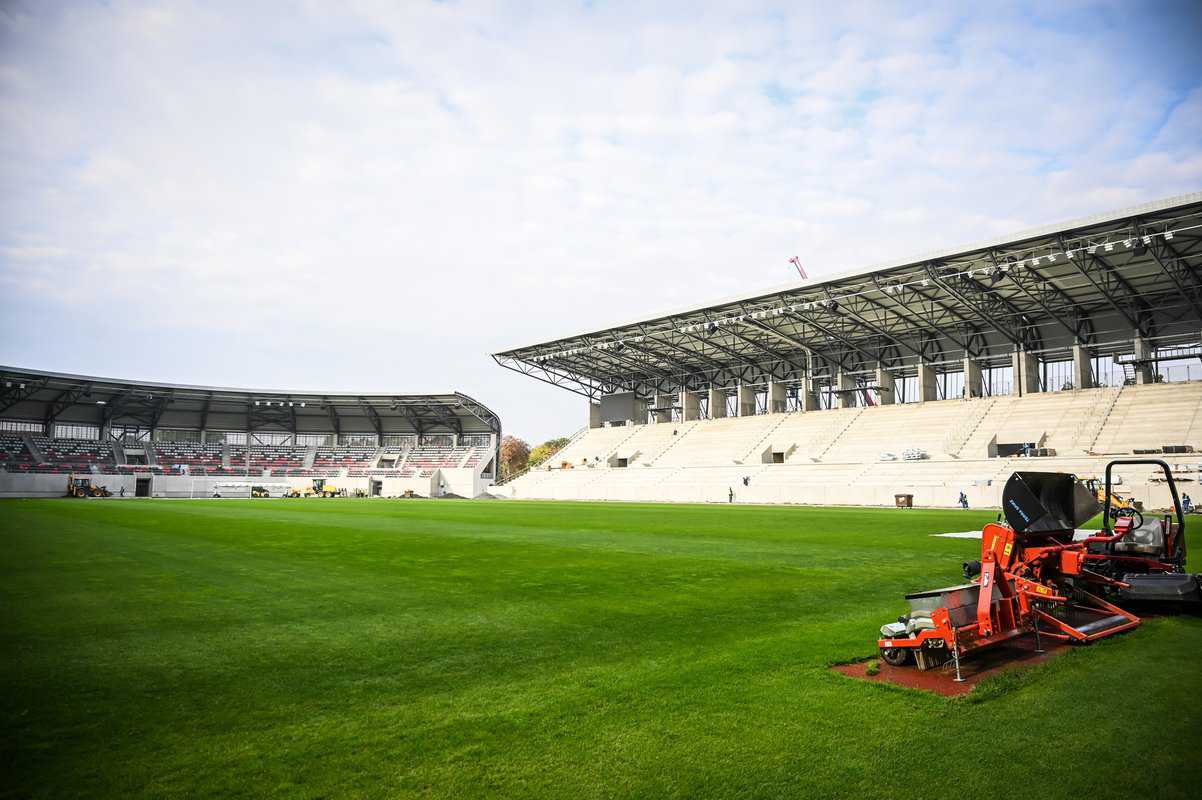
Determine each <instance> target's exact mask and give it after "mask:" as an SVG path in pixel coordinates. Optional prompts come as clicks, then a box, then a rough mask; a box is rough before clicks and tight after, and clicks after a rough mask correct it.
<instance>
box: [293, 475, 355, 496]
mask: <svg viewBox="0 0 1202 800" xmlns="http://www.w3.org/2000/svg"><path fill="white" fill-rule="evenodd" d="M340 493H341V490H340V489H338V488H337V487H336V486H334V485H333V484H330V483H326V479H325V478H314V479H313V483H312V485H310V486H306V487H305V488H304V489H297V488H296V487H295V486H294V487H292V488H291V489H289V490H288V491H286V492H284V497H337V496H338V495H339V494H340Z"/></svg>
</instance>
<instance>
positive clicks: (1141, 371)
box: [1134, 331, 1154, 386]
mask: <svg viewBox="0 0 1202 800" xmlns="http://www.w3.org/2000/svg"><path fill="white" fill-rule="evenodd" d="M1134 344H1135V383H1136V384H1137V385H1140V386H1142V385H1143V384H1145V383H1152V381H1153V378H1154V376H1153V374H1152V344H1151V343H1150V342H1149V341H1148V340H1147V339H1146V338H1144V336H1142V335H1141V334H1140V332H1139V331H1136V332H1135V337H1134Z"/></svg>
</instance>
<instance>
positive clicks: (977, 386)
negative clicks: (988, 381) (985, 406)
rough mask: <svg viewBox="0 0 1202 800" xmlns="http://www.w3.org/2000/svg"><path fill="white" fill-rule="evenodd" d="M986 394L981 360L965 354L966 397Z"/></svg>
mask: <svg viewBox="0 0 1202 800" xmlns="http://www.w3.org/2000/svg"><path fill="white" fill-rule="evenodd" d="M984 396H985V382H984V380H982V378H981V362H979V361H977V360H976V359H975V358H973V357H972V356H964V397H965V399H968V398H972V397H984Z"/></svg>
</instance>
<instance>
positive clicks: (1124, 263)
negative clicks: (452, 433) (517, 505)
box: [493, 193, 1202, 506]
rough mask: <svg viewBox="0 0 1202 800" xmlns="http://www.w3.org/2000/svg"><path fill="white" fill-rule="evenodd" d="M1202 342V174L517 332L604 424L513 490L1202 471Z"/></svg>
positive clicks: (875, 492)
mask: <svg viewBox="0 0 1202 800" xmlns="http://www.w3.org/2000/svg"><path fill="white" fill-rule="evenodd" d="M782 261H783V257H782ZM1200 355H1202V193H1197V194H1192V195H1187V196H1182V197H1176V198H1171V199H1167V200H1163V201H1159V202H1154V203H1149V204H1146V205H1143V206H1139V207H1137V208H1130V209H1127V210H1124V211H1120V212H1115V213H1109V214H1102V215H1098V216H1094V217H1091V218H1087V219H1080V220H1076V221H1073V222H1069V223H1064V224H1058V225H1050V226H1046V227H1043V228H1039V229H1037V230H1030V231H1026V232H1023V233H1019V234H1016V235H1013V236H1008V237H1004V238H997V239H994V240H992V241H987V242H982V243H978V244H974V245H971V246H967V247H959V248H954V249H947V250H944V251H941V252H935V253H930V254H927V255H924V256H922V257H919V258H913V259H906V260H898V261H896V262H892V263H886V264H882V265H878V266H874V267H871V268H869V269H863V270H857V271H853V272H847V273H844V274H839V275H833V276H831V277H823V278H817V279H813V280H809V281H805V282H802V283H799V284H793V285H788V286H783V287H777V288H774V289H771V290H768V291H764V292H759V293H755V294H749V295H747V296H744V297H735V298H729V299H725V300H721V301H719V302H716V303H712V304H709V305H705V306H702V307H697V308H690V309H684V310H680V311H675V312H671V313H666V314H661V315H658V316H653V317H649V318H647V319H642V320H637V321H633V322H627V323H623V324H619V325H614V326H613V327H610V328H606V329H604V330H597V331H592V332H589V333H583V334H579V335H574V336H567V337H564V338H559V339H554V340H551V341H546V342H542V343H539V344H533V345H528V346H524V347H518V348H514V349H511V350H505V351H503V352H500V353H496V354H495V355H494V356H493V358H494V359H495V360H496V362H497V363H498V364H500V365H501V366H503V367H506V368H508V369H512V370H515V371H518V372H520V373H522V374H525V375H528V376H530V377H531V378H534V379H536V380H540V381H544V382H546V383H550V384H552V385H555V386H558V387H562V388H563V389H565V390H567V391H571V392H575V393H577V394H579V395H581V396H582V397H583V398H586V399H587V409H588V424H587V426H586V427H584V428H582V429H581V430H580V431H578V432H577V433H576V434H575V435H574V436H572V437H571V439H570V442H569V444H568V445H566V446H565V447H564V448H563V449H562V450H561V451H560V452H559V453H558V454H557V455H555V456H554V457H552V458H551V459H550V460H549V461H548V462H547V463H546V464H544V465H542V466H540V467H539V468H538V469H536V470H532V471H529V472H527V473H525V474H522V475H519V476H516V477H515V478H514V479H512V480H510V481H508V482H506V483H505V484H504V485H503V486H499V487H497V489H495V490H494V491H495V492H498V493H501V492H503V493H505V494H507V495H508V496H512V497H519V498H565V499H566V498H571V499H599V500H670V501H711V502H727V501H730V500H732V499H733V500H734V501H738V502H759V503H781V502H788V503H834V504H874V505H892V504H893V503H894V502H896V501H897V496H898V495H911V496H912V499H913V502H914V503H915V504H919V505H942V506H952V505H955V504H957V502H959V501H960V493H961V492H963V493H964V495H965V496H966V498H967V500H968V502H969V503H970V504H972V505H986V506H997V505H998V504H999V502H1000V490H1001V486H1002V484H1003V483H1004V481H1005V479H1006V478H1007V477H1008V476H1009V475H1010V474H1011V473H1012V472H1013V471H1015V470H1018V469H1026V470H1039V471H1049V472H1052V471H1066V472H1072V473H1076V474H1077V475H1078V476H1080V477H1083V478H1084V477H1090V476H1093V475H1097V474H1101V471H1102V469H1103V467H1104V464H1105V463H1106V462H1107V461H1108V460H1110V459H1113V458H1116V457H1121V456H1123V455H1126V454H1144V453H1156V454H1163V457H1164V458H1165V459H1167V460H1169V461H1170V463H1171V464H1172V465H1173V468H1174V471H1175V472H1176V473H1177V475H1178V480H1181V481H1186V484H1185V486H1186V491H1187V492H1188V486H1189V483H1188V482H1189V481H1193V480H1196V479H1197V478H1198V470H1199V466H1198V464H1199V460H1200V457H1199V455H1198V453H1197V450H1199V449H1202V413H1200V411H1202V382H1199V379H1200V378H1202V370H1200V369H1199V363H1198V360H1199V356H1200ZM1120 473H1121V477H1122V478H1123V480H1124V486H1123V487H1121V488H1124V489H1125V490H1126V491H1129V492H1132V493H1133V494H1134V495H1135V496H1136V497H1139V498H1141V499H1143V500H1144V501H1145V502H1151V503H1153V504H1154V505H1163V504H1164V503H1167V500H1168V498H1167V491H1165V489H1164V486H1163V484H1156V483H1153V482H1152V478H1151V477H1150V475H1149V473H1148V472H1147V470H1145V469H1140V468H1130V469H1128V470H1125V471H1123V470H1120Z"/></svg>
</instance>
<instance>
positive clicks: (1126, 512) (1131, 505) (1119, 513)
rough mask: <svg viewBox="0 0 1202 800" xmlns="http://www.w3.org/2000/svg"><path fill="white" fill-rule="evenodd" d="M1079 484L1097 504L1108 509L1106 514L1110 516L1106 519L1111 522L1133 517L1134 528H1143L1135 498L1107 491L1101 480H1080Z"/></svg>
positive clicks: (1140, 513)
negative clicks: (1091, 494)
mask: <svg viewBox="0 0 1202 800" xmlns="http://www.w3.org/2000/svg"><path fill="white" fill-rule="evenodd" d="M1081 482H1082V483H1083V484H1085V488H1086V489H1088V490H1089V491H1090V492H1092V493H1093V496H1094V497H1095V498H1097V501H1098V503H1099V504H1101V505H1103V506H1106V507H1107V508H1108V509H1110V510H1109V511H1108V512H1107V513H1108V514H1109V515H1110V516H1109V517H1108V519H1110V520H1112V521H1113V520H1116V519H1118V518H1119V517H1134V518H1135V520H1136V522H1135V527H1137V528H1142V527H1143V526H1144V515H1143V512H1142V511H1140V510H1139V506H1138V505H1137V504H1136V502H1135V498H1133V497H1123V496H1122V495H1121V494H1119V493H1118V492H1114V491H1108V490H1107V489H1106V487H1105V485H1104V484H1103V482H1102V479H1101V478H1097V477H1090V478H1082V479H1081ZM1121 482H1122V481H1121V480H1118V481H1116V483H1121Z"/></svg>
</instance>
